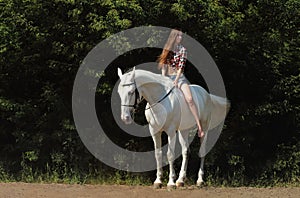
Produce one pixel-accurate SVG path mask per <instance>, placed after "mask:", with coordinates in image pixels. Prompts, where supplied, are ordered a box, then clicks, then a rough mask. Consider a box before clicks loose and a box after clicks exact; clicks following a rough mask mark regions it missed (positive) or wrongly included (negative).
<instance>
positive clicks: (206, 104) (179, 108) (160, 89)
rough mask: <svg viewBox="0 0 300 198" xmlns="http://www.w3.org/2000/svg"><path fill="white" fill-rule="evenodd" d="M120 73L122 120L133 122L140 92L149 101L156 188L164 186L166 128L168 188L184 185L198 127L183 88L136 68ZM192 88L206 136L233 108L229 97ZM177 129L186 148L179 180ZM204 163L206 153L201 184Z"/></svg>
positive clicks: (181, 143) (164, 78)
mask: <svg viewBox="0 0 300 198" xmlns="http://www.w3.org/2000/svg"><path fill="white" fill-rule="evenodd" d="M118 75H119V77H120V80H121V81H120V84H119V87H118V93H119V95H120V98H121V119H122V121H123V122H124V123H126V124H130V123H132V118H131V115H130V111H131V110H132V109H133V108H134V107H135V105H136V103H137V95H138V94H139V95H140V96H142V97H144V98H145V100H146V101H147V102H148V103H147V106H146V108H145V116H146V119H147V121H148V123H149V131H150V134H151V136H152V139H153V141H154V148H155V159H156V165H157V173H156V180H155V181H154V185H155V186H156V187H161V185H162V149H161V146H162V140H161V135H162V132H163V131H164V132H166V133H167V135H168V151H167V159H168V162H169V168H170V172H169V181H168V184H167V185H168V187H175V186H183V185H184V180H185V178H186V169H187V162H188V159H187V157H188V156H187V155H188V146H189V141H188V136H189V131H191V130H192V129H194V128H195V126H196V122H195V120H194V118H193V115H192V113H191V112H190V109H189V107H188V104H187V103H186V101H185V99H184V96H183V94H182V92H181V91H180V89H177V88H173V84H172V81H171V80H170V79H169V78H168V77H165V76H162V75H160V74H155V73H152V72H149V71H145V70H135V68H134V69H133V71H131V72H128V73H126V74H124V75H123V74H122V71H121V69H119V68H118ZM190 87H191V91H192V95H193V99H194V101H195V104H196V106H197V108H198V112H199V118H200V122H201V125H202V127H203V130H204V131H205V136H206V135H207V133H208V132H209V131H210V130H211V129H214V128H215V127H217V126H218V125H220V123H222V122H223V121H224V119H225V117H226V114H227V112H228V109H229V102H228V101H227V100H226V99H225V98H221V97H218V96H214V95H212V94H209V93H208V92H207V91H206V90H205V89H203V88H202V87H200V86H198V85H190ZM136 90H137V92H138V93H137V92H136ZM176 131H178V136H179V143H180V145H181V148H182V151H181V154H182V164H181V169H180V173H179V177H178V179H177V180H176V183H175V182H174V180H175V179H176V174H175V170H174V160H175V142H176ZM197 138H198V137H197ZM204 138H205V137H204ZM203 166H204V156H201V164H200V169H199V172H198V180H197V186H200V185H201V184H202V183H203V175H204V170H203Z"/></svg>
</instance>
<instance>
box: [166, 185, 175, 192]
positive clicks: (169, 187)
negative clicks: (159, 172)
mask: <svg viewBox="0 0 300 198" xmlns="http://www.w3.org/2000/svg"><path fill="white" fill-rule="evenodd" d="M167 189H168V191H171V190H174V189H176V185H167Z"/></svg>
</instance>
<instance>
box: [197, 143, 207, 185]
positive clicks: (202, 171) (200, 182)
mask: <svg viewBox="0 0 300 198" xmlns="http://www.w3.org/2000/svg"><path fill="white" fill-rule="evenodd" d="M203 139H204V138H203V137H202V138H201V140H200V142H201V144H202V142H203ZM204 159H205V158H204V157H201V162H200V169H199V172H198V180H197V184H196V185H197V186H198V187H200V186H201V185H202V184H203V182H204V181H203V175H204Z"/></svg>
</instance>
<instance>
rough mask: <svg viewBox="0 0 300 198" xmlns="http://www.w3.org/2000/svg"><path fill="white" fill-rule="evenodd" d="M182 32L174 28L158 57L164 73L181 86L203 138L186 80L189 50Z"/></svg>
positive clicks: (199, 133)
mask: <svg viewBox="0 0 300 198" xmlns="http://www.w3.org/2000/svg"><path fill="white" fill-rule="evenodd" d="M181 40H182V32H181V31H179V30H176V29H173V30H172V31H171V33H170V35H169V38H168V40H167V42H166V44H165V46H164V50H163V52H162V53H161V55H160V56H159V58H158V63H159V68H160V69H161V70H162V75H164V76H166V75H168V76H169V77H170V78H171V79H172V80H173V84H174V86H175V87H178V88H180V90H181V91H182V93H183V95H184V97H185V100H186V101H187V103H188V105H189V108H190V110H191V112H192V114H193V116H194V118H195V120H196V123H197V126H198V136H199V137H200V138H202V137H203V136H204V132H203V131H202V127H201V124H200V120H199V116H198V111H197V107H196V105H195V103H194V101H193V97H192V93H191V90H190V87H189V83H188V81H187V80H186V78H185V76H184V74H183V72H184V67H185V63H186V57H187V52H186V48H184V47H183V45H182V44H181Z"/></svg>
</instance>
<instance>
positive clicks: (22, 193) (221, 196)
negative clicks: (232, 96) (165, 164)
mask: <svg viewBox="0 0 300 198" xmlns="http://www.w3.org/2000/svg"><path fill="white" fill-rule="evenodd" d="M19 197H20V198H21V197H22V198H27V197H28V198H32V197H33V198H35V197H49V198H68V197H70V198H75V197H76V198H81V197H88V198H92V197H101V198H102V197H103V198H115V197H117V198H120V197H130V198H131V197H133V198H135V197H137V198H140V197H145V198H147V197H155V198H163V197H170V198H171V197H172V198H173V197H174V198H190V197H191V198H196V197H197V198H199V197H203V198H217V197H218V198H227V197H230V198H237V197H239V198H240V197H243V198H244V197H245V198H248V197H249V198H255V197H263V198H265V197H266V198H268V197H270V198H271V197H272V198H273V197H280V198H283V197H295V198H296V197H297V198H298V197H300V187H299V188H296V187H289V188H279V187H277V188H244V187H243V188H213V187H209V188H201V189H197V188H195V187H188V188H183V189H176V190H172V191H168V190H167V189H166V188H162V189H159V190H157V189H153V188H152V187H151V186H123V185H67V184H27V183H0V198H19Z"/></svg>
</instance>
